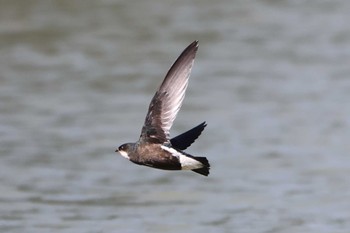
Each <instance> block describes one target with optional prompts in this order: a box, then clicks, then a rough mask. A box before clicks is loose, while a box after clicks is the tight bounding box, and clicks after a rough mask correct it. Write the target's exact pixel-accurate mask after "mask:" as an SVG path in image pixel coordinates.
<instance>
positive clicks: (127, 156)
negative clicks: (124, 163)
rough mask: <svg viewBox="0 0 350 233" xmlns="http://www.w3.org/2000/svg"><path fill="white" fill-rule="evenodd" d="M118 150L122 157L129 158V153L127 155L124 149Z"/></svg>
mask: <svg viewBox="0 0 350 233" xmlns="http://www.w3.org/2000/svg"><path fill="white" fill-rule="evenodd" d="M118 152H119V153H120V154H121V155H122V156H123V157H124V158H127V159H130V158H129V155H128V153H126V151H123V150H119V151H118Z"/></svg>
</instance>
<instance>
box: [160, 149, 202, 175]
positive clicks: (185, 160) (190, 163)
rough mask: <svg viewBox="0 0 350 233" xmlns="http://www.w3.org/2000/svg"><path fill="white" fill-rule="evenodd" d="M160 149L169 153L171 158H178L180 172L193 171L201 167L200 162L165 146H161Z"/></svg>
mask: <svg viewBox="0 0 350 233" xmlns="http://www.w3.org/2000/svg"><path fill="white" fill-rule="evenodd" d="M161 148H162V149H163V150H166V151H168V152H170V153H171V154H172V155H173V156H175V157H177V158H179V160H180V164H181V169H182V170H193V169H198V168H202V167H203V164H202V163H201V162H199V161H197V160H195V159H193V158H191V157H188V156H186V155H184V154H182V153H181V152H179V151H177V150H175V149H174V148H170V147H167V146H161Z"/></svg>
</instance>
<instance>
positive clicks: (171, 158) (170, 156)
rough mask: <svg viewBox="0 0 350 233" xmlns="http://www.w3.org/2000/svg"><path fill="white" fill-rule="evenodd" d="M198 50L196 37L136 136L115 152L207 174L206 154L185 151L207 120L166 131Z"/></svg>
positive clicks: (148, 162)
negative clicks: (177, 131)
mask: <svg viewBox="0 0 350 233" xmlns="http://www.w3.org/2000/svg"><path fill="white" fill-rule="evenodd" d="M197 50H198V41H194V42H192V43H191V44H190V45H189V46H188V47H187V48H186V49H185V50H184V51H183V52H182V53H181V55H180V56H179V57H178V59H177V60H176V61H175V63H174V64H173V65H172V66H171V68H170V70H169V71H168V73H167V74H166V76H165V78H164V80H163V82H162V84H161V85H160V87H159V89H158V90H157V92H156V94H155V95H154V97H153V99H152V101H151V103H150V105H149V108H148V113H147V115H146V119H145V123H144V125H143V127H142V130H141V135H140V138H139V140H138V141H137V142H136V143H125V144H123V145H121V146H119V147H118V149H117V150H116V152H119V153H120V154H121V155H122V156H123V157H125V158H127V159H129V160H130V161H131V162H133V163H135V164H138V165H144V166H148V167H152V168H158V169H163V170H192V171H194V172H196V173H199V174H201V175H204V176H208V175H209V169H210V164H209V162H208V160H207V158H206V157H200V156H193V155H190V154H188V153H186V152H184V150H185V149H186V148H188V147H189V146H190V145H191V144H192V143H193V142H194V141H195V140H196V139H197V138H198V137H199V135H200V134H201V133H202V131H203V130H204V128H205V126H206V123H205V122H203V123H201V124H199V125H198V126H196V127H194V128H192V129H190V130H188V131H186V132H185V133H183V134H180V135H178V136H176V137H174V138H172V139H170V133H169V131H170V128H171V126H172V125H173V122H174V120H175V118H176V115H177V113H178V112H179V110H180V108H181V105H182V102H183V100H184V97H185V92H186V89H187V85H188V79H189V77H190V73H191V69H192V66H193V62H194V58H195V56H196V52H197Z"/></svg>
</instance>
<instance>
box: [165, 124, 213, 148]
mask: <svg viewBox="0 0 350 233" xmlns="http://www.w3.org/2000/svg"><path fill="white" fill-rule="evenodd" d="M205 126H207V124H206V123H205V122H203V123H201V124H199V125H197V126H196V127H194V128H192V129H190V130H188V131H186V132H184V133H182V134H180V135H178V136H176V137H174V138H172V139H170V142H171V145H172V147H174V148H176V149H179V150H185V149H186V148H187V147H189V146H190V145H191V144H192V143H193V142H194V141H195V140H196V139H197V138H198V137H199V135H201V133H202V131H203V130H204V128H205Z"/></svg>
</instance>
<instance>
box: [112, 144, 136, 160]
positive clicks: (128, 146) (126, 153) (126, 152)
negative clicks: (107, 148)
mask: <svg viewBox="0 0 350 233" xmlns="http://www.w3.org/2000/svg"><path fill="white" fill-rule="evenodd" d="M132 146H133V143H125V144H123V145H121V146H119V147H118V149H116V151H115V152H119V153H120V154H121V156H123V157H124V158H127V159H130V158H129V152H130V150H131V148H132Z"/></svg>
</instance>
